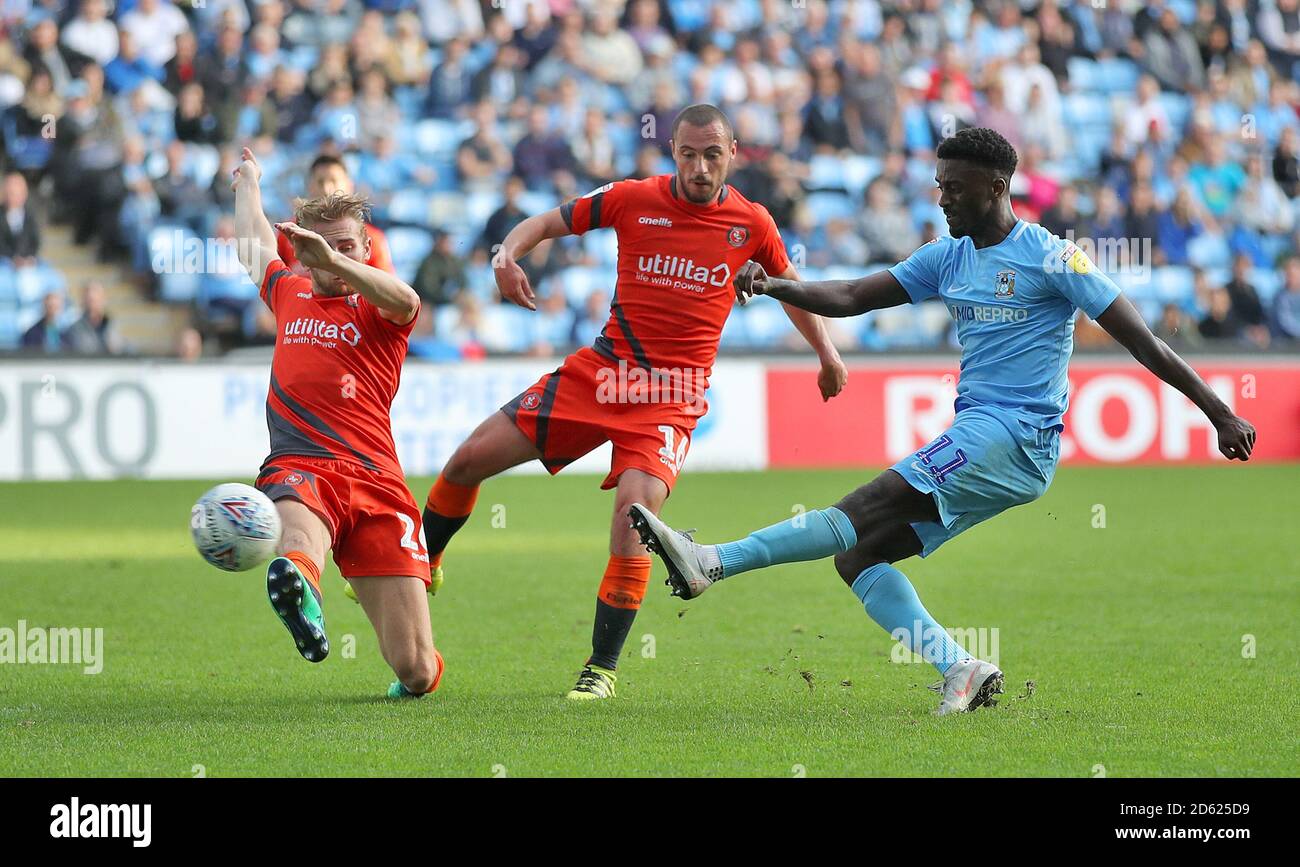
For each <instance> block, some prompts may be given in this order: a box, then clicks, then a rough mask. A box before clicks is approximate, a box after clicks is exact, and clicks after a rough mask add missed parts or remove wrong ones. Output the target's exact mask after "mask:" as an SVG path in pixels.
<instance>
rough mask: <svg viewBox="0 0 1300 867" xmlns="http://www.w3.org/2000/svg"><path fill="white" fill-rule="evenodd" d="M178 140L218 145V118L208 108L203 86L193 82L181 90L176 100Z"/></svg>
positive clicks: (175, 121)
mask: <svg viewBox="0 0 1300 867" xmlns="http://www.w3.org/2000/svg"><path fill="white" fill-rule="evenodd" d="M174 123H175V128H176V138H177V139H179V140H180V141H183V142H188V143H191V144H216V143H217V141H218V140H219V139H218V135H219V132H220V126H219V124H218V123H217V118H216V117H215V116H214V115H213V114H212V111H211V110H210V109H209V108H208V104H207V97H206V95H205V94H204V93H203V85H201V84H199V83H198V82H197V81H191V82H190V83H189V84H186V85H184V86H183V87H182V88H181V91H180V96H179V97H178V98H177V100H176V113H175V120H174Z"/></svg>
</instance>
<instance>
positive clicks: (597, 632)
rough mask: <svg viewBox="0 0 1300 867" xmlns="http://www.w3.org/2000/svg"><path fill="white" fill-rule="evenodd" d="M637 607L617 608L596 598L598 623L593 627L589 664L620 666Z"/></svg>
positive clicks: (611, 667) (606, 666) (609, 667)
mask: <svg viewBox="0 0 1300 867" xmlns="http://www.w3.org/2000/svg"><path fill="white" fill-rule="evenodd" d="M636 612H637V609H635V608H615V607H614V606H613V605H606V604H605V602H604V601H602V600H600V599H597V600H596V623H595V625H594V626H593V627H592V629H591V659H589V660H588V661H587V664H588V665H598V666H600V667H601V668H608V669H609V670H611V671H613V670H614V669H616V668H618V657H619V654H621V653H622V652H623V643H624V642H626V641H627V634H628V632H629V631H630V630H631V629H632V621H633V620H635V619H636Z"/></svg>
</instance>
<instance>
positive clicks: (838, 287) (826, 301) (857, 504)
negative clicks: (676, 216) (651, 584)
mask: <svg viewBox="0 0 1300 867" xmlns="http://www.w3.org/2000/svg"><path fill="white" fill-rule="evenodd" d="M937 155H938V158H939V159H938V167H937V174H936V177H935V182H936V183H937V184H938V186H939V190H940V196H939V206H940V207H941V208H943V210H944V214H945V215H946V217H947V220H948V230H949V232H950V233H951V237H946V238H938V239H935V240H933V241H931V242H929V243H928V244H925V245H924V246H922V247H921V248H920V249H919V250H917V251H916V252H915V253H913V254H912V255H911V256H910V257H909V258H908V259H907V260H906V261H904V262H900V263H899V264H897V265H895V266H894V267H893V268H890V269H888V270H886V271H881V272H879V273H877V274H872V275H870V276H867V277H863V278H861V279H859V280H845V281H840V280H832V281H826V282H818V283H800V282H798V281H796V280H789V279H782V278H775V277H772V276H770V274H769V273H768V272H767V269H766V267H765V266H763V265H762V263H761V262H759V263H751V264H749V265H747V266H746V268H745V270H744V271H743V272H742V273H741V274H740V276H739V277H738V278H737V280H736V283H737V289H738V291H739V292H741V293H742V294H747V293H751V292H752V293H754V294H759V295H770V296H772V297H773V298H777V299H780V300H781V301H782V302H784V303H787V304H794V305H796V306H798V307H801V308H803V309H805V310H810V311H813V312H815V313H819V314H821V315H823V316H857V315H859V314H862V313H866V312H867V311H869V310H880V309H883V308H886V307H896V306H898V305H900V304H907V303H916V302H919V301H923V300H925V299H927V298H939V299H941V300H942V301H943V302H944V304H945V305H947V307H948V310H949V311H950V312H951V313H952V315H953V317H954V318H955V319H956V321H957V339H958V341H959V342H960V343H961V347H962V352H961V378H960V380H959V381H958V383H957V401H956V418H955V419H954V421H953V423H952V426H951V427H949V428H948V430H947V431H946V432H945V433H944V434H943V435H942V436H940V437H938V438H937V439H935V440H934V441H932V442H930V443H929V444H928V445H926V446H925V447H924V448H922V449H921V450H919V451H917V452H916V453H914V454H911V455H908V456H907V457H905V458H904V459H902V460H901V461H899V462H898V463H896V464H894V466H893V467H892V468H891V469H888V470H886V471H885V472H884V473H882V474H881V475H879V476H877V477H876V478H875V479H874V480H873V481H871V482H869V483H868V484H866V485H863V486H862V487H860V488H858V489H857V490H855V491H853V492H852V493H850V494H848V495H847V496H845V497H844V498H843V499H842V500H840V501H839V502H838V503H836V504H835V505H834V506H830V507H828V508H826V509H821V510H816V511H812V512H808V513H806V514H804V515H799V516H797V517H796V518H794V519H791V520H789V521H785V522H783V523H780V524H774V525H772V526H770V527H766V528H764V529H762V530H757V531H755V532H753V533H751V534H750V535H749V536H747V537H746V538H744V539H741V540H739V541H736V542H726V543H723V544H721V545H700V544H696V543H695V542H694V541H693V540H692V539H691V538H690V537H689V536H687V535H685V534H683V533H679V532H675V531H673V530H671V529H670V528H668V527H667V526H665V525H664V524H663V522H662V521H660V520H659V518H658V517H656V514H655V512H656V511H657V510H654V509H650V508H645V507H642V506H633V507H632V509H631V512H630V515H629V517H630V518H631V519H632V521H633V523H634V524H635V525H636V526H637V528H638V529H639V531H640V532H641V534H642V537H643V539H644V540H645V542H646V543H647V545H648V547H650V548H651V550H653V551H655V552H656V553H658V554H659V555H660V556H661V557H662V558H663V560H664V563H665V564H666V565H667V567H668V583H669V585H670V586H671V587H672V588H673V594H674V595H676V596H681V597H684V598H686V599H692V598H694V597H696V596H699V595H700V594H701V593H703V592H704V591H705V590H707V589H708V588H709V587H710V586H711V585H713V584H714V583H716V582H717V581H720V580H722V579H723V578H730V577H732V576H733V575H738V574H740V573H742V572H747V571H749V570H752V569H759V568H763V567H766V566H771V565H774V564H777V563H792V562H796V561H801V560H816V559H820V558H822V557H830V556H834V558H835V568H836V570H837V571H838V572H839V575H840V578H841V579H843V581H844V583H845V584H847V585H849V587H850V588H851V589H852V590H853V593H854V595H855V596H857V598H858V600H859V601H860V602H861V603H862V605H863V607H864V608H865V609H866V613H867V614H868V616H870V617H871V619H872V620H874V621H875V622H876V623H878V624H879V625H880V626H882V627H884V629H885V630H886V631H887V632H889V633H890V635H891V636H893V637H894V638H895V639H897V640H899V641H901V642H903V643H904V644H906V645H908V646H909V647H910V648H911V649H912V651H913V652H914V653H917V654H920V655H921V656H922V657H924V658H925V659H926V660H927V661H928V662H930V663H931V664H932V665H934V667H935V668H936V669H937V670H938V672H939V674H940V675H941V676H942V677H943V681H942V683H940V684H937V685H936V687H935V689H936V690H937V691H938V692H940V693H941V695H942V698H941V700H940V703H939V708H938V713H940V714H948V713H953V712H957V711H969V710H975V709H976V708H978V707H980V706H982V705H985V704H988V703H989V702H990V701H991V700H992V698H993V696H994V695H996V694H997V693H1000V692H1001V691H1002V681H1003V675H1002V672H1001V671H999V670H998V668H997V666H995V665H993V664H992V663H990V662H985V661H983V660H979V659H975V658H974V657H972V656H971V654H969V653H967V652H966V650H965V649H964V648H962V647H961V646H960V645H959V644H957V642H956V641H954V640H953V639H952V638H951V637H950V636H949V634H948V632H947V631H946V630H944V629H943V627H942V626H940V625H939V624H938V623H937V622H936V621H935V619H934V618H933V617H932V616H931V615H930V612H928V611H927V610H926V609H925V606H923V605H922V604H921V600H920V599H919V598H918V597H917V595H916V590H915V589H914V588H913V587H912V584H911V582H909V581H908V580H907V576H905V575H904V574H903V573H902V572H900V571H899V570H898V569H896V568H895V567H894V566H893V565H892V564H894V563H896V562H898V561H899V560H903V559H906V558H908V557H912V556H914V555H918V554H919V555H920V556H922V557H928V556H929V555H930V554H933V553H934V552H935V550H936V549H938V548H939V546H940V545H942V544H943V543H944V542H946V541H948V540H949V539H951V538H953V537H954V536H956V535H958V534H959V533H962V532H964V531H966V530H968V529H970V528H971V527H973V526H975V525H976V524H978V523H980V522H982V521H986V520H988V519H989V518H992V517H994V516H995V515H997V514H999V513H1001V512H1003V511H1005V510H1007V509H1010V508H1012V507H1014V506H1017V505H1020V504H1023V503H1028V502H1031V501H1033V500H1036V499H1037V498H1038V497H1040V496H1042V494H1043V493H1044V492H1045V491H1046V490H1047V486H1048V485H1049V484H1051V481H1052V477H1053V475H1054V474H1055V472H1056V464H1057V459H1058V458H1059V456H1060V443H1061V440H1060V437H1061V430H1062V428H1063V424H1062V418H1063V417H1064V415H1065V410H1066V406H1067V404H1068V388H1069V381H1068V379H1067V376H1066V374H1067V367H1068V364H1069V359H1070V352H1071V349H1072V347H1073V334H1074V319H1075V313H1076V311H1077V310H1082V311H1083V312H1084V313H1085V314H1087V315H1088V316H1089V317H1091V318H1092V319H1095V320H1096V321H1097V324H1098V325H1100V326H1101V327H1102V328H1104V329H1105V330H1106V331H1107V332H1108V333H1109V334H1110V335H1111V336H1112V337H1114V338H1115V340H1116V341H1118V342H1119V344H1120V345H1121V346H1123V347H1124V348H1125V349H1127V350H1128V351H1129V352H1130V353H1132V355H1133V357H1134V358H1135V359H1137V360H1138V361H1139V362H1140V363H1141V364H1142V365H1143V366H1144V367H1146V368H1147V369H1148V370H1150V371H1151V372H1152V373H1153V374H1155V375H1156V376H1158V377H1159V378H1160V379H1162V380H1163V381H1165V382H1167V383H1169V385H1171V386H1173V387H1174V388H1176V389H1178V390H1179V391H1180V392H1182V393H1183V394H1184V395H1186V396H1187V397H1188V398H1189V399H1190V400H1191V401H1192V402H1193V403H1194V404H1196V406H1197V407H1198V408H1200V410H1201V411H1202V412H1204V413H1205V415H1206V417H1207V418H1209V420H1210V421H1211V422H1212V423H1213V424H1214V429H1215V431H1216V432H1217V434H1218V439H1219V451H1220V452H1222V453H1223V455H1224V457H1226V458H1229V459H1235V460H1241V461H1244V460H1248V459H1249V458H1250V452H1251V449H1253V448H1254V445H1255V429H1254V428H1253V427H1252V426H1251V425H1250V423H1249V422H1247V421H1245V420H1243V419H1241V418H1238V417H1237V416H1236V415H1235V414H1234V413H1233V412H1232V409H1231V408H1230V407H1229V406H1228V405H1227V404H1225V403H1224V402H1223V400H1221V399H1220V398H1219V396H1218V395H1216V394H1215V393H1214V392H1213V391H1212V390H1211V389H1210V387H1209V386H1208V385H1206V384H1205V381H1204V380H1202V379H1201V377H1200V376H1198V375H1197V374H1196V372H1195V371H1194V370H1192V369H1191V368H1190V367H1188V366H1187V364H1186V363H1185V362H1184V361H1183V360H1182V359H1181V358H1179V357H1178V356H1177V355H1176V354H1174V352H1173V351H1172V350H1171V349H1170V348H1169V347H1168V346H1167V345H1165V343H1164V341H1162V340H1160V339H1159V338H1158V337H1156V336H1155V335H1153V334H1152V333H1151V331H1150V330H1149V329H1148V328H1147V325H1146V323H1145V322H1144V321H1143V319H1142V316H1141V315H1140V314H1139V313H1138V312H1137V310H1136V308H1134V307H1133V305H1132V304H1131V303H1130V302H1129V300H1128V299H1127V298H1124V297H1123V296H1122V295H1120V291H1119V287H1118V286H1116V285H1115V283H1114V282H1112V281H1111V280H1110V278H1108V277H1107V276H1105V275H1104V274H1102V273H1100V272H1098V271H1097V270H1096V268H1095V267H1094V266H1093V265H1092V263H1091V262H1090V261H1089V260H1088V257H1087V256H1086V255H1085V254H1084V253H1083V251H1081V250H1080V249H1079V248H1078V247H1076V246H1075V245H1074V244H1073V243H1071V242H1069V241H1064V240H1062V239H1060V238H1058V237H1056V236H1055V235H1053V234H1051V233H1050V232H1048V231H1047V230H1046V229H1044V228H1043V227H1042V226H1038V225H1035V224H1033V223H1026V222H1025V221H1024V220H1021V219H1019V218H1018V217H1016V215H1015V213H1013V212H1012V210H1011V199H1010V190H1011V176H1012V174H1013V173H1014V172H1015V170H1016V162H1017V158H1016V152H1015V150H1014V149H1013V148H1012V147H1011V145H1010V144H1009V143H1008V142H1007V140H1006V139H1005V138H1003V137H1002V136H1001V135H999V134H998V133H997V132H996V131H994V130H991V129H987V128H973V129H965V130H962V131H960V132H958V133H957V134H956V135H954V136H952V137H951V138H948V139H945V140H944V141H943V142H942V143H940V145H939V148H938V151H937Z"/></svg>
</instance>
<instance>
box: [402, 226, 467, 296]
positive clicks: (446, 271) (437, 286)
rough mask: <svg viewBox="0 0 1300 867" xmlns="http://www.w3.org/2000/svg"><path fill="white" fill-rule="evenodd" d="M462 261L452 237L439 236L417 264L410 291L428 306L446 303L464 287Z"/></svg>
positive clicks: (443, 234)
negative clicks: (427, 253)
mask: <svg viewBox="0 0 1300 867" xmlns="http://www.w3.org/2000/svg"><path fill="white" fill-rule="evenodd" d="M465 283H466V281H465V261H464V260H463V259H462V258H461V257H460V256H457V255H456V252H455V250H454V249H453V240H452V237H451V235H449V234H447V233H446V232H442V233H439V234H438V236H437V237H436V238H435V239H434V242H433V249H432V250H430V251H429V255H427V256H425V257H424V260H423V261H422V262H420V267H419V269H418V270H417V271H416V272H415V280H414V281H413V282H412V283H411V288H413V289H414V290H415V291H416V292H417V293H419V295H420V297H421V298H423V299H424V300H425V302H427V304H428V305H434V304H448V303H450V302H451V301H452V300H453V299H454V298H455V297H456V294H457V293H458V292H460V290H461V289H464V288H465Z"/></svg>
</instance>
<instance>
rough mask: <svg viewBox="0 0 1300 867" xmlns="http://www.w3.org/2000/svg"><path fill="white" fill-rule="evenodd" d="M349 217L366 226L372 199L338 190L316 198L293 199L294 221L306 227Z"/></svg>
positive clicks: (368, 220)
mask: <svg viewBox="0 0 1300 867" xmlns="http://www.w3.org/2000/svg"><path fill="white" fill-rule="evenodd" d="M347 217H351V218H352V219H354V220H356V221H357V224H358V225H360V226H362V227H363V228H364V227H365V225H366V223H368V222H370V201H369V200H368V199H367V198H366V197H365V196H358V195H354V194H352V193H345V192H342V191H338V190H336V191H335V192H333V193H330V194H329V195H328V196H319V197H317V198H315V199H294V200H293V221H294V222H295V223H297V224H298V225H299V226H302V227H303V228H304V229H311V228H313V227H315V226H318V225H320V224H321V223H332V222H334V221H335V220H342V219H345V218H347Z"/></svg>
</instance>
